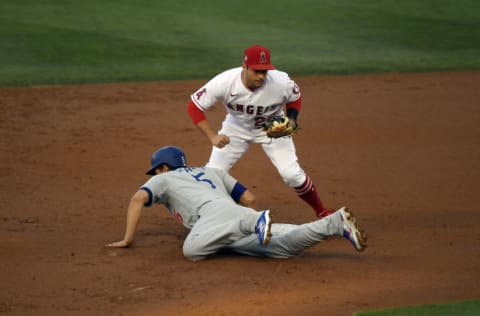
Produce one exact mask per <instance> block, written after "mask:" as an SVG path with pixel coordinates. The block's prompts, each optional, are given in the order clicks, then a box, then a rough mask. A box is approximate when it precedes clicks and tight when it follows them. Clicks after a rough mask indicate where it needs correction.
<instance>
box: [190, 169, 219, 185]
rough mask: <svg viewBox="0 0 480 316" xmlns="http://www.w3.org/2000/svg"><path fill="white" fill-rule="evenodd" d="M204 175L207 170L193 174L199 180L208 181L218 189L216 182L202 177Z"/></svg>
mask: <svg viewBox="0 0 480 316" xmlns="http://www.w3.org/2000/svg"><path fill="white" fill-rule="evenodd" d="M204 175H205V172H200V173H197V174H192V177H193V178H194V179H195V180H197V181H200V182H206V183H208V184H210V186H211V187H212V189H216V188H217V187H216V186H215V184H213V182H212V180H210V179H208V178H202V177H203V176H204Z"/></svg>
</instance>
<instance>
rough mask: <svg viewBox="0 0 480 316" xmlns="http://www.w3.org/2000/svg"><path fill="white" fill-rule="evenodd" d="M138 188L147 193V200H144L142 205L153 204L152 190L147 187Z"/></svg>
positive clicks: (149, 205)
mask: <svg viewBox="0 0 480 316" xmlns="http://www.w3.org/2000/svg"><path fill="white" fill-rule="evenodd" d="M140 190H143V191H145V192H147V193H148V200H147V202H145V204H144V205H143V206H145V207H151V206H152V204H153V193H152V191H151V190H150V189H149V188H147V187H141V188H140Z"/></svg>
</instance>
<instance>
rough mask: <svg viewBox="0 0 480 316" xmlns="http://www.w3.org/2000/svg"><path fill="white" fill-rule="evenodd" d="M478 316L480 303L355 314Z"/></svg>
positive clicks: (359, 315)
mask: <svg viewBox="0 0 480 316" xmlns="http://www.w3.org/2000/svg"><path fill="white" fill-rule="evenodd" d="M417 315H418V316H455V315H459V316H460V315H461V316H476V315H480V301H465V302H455V303H451V304H431V305H420V306H409V307H403V308H393V309H384V310H376V311H365V312H358V313H353V316H417Z"/></svg>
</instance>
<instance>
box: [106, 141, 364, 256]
mask: <svg viewBox="0 0 480 316" xmlns="http://www.w3.org/2000/svg"><path fill="white" fill-rule="evenodd" d="M147 174H148V175H152V177H151V178H150V179H149V180H148V181H147V182H146V183H145V184H144V185H142V186H141V187H140V189H139V190H138V191H137V192H136V193H135V194H134V195H133V196H132V198H131V200H130V204H129V206H128V211H127V224H126V232H125V236H124V238H123V239H122V240H120V241H117V242H112V243H109V244H107V245H106V247H128V246H130V245H131V244H132V242H133V240H134V235H135V231H136V227H137V224H138V221H139V219H140V215H141V212H142V209H143V207H144V206H146V207H150V206H152V205H153V204H163V205H165V206H166V208H167V209H168V210H169V212H170V213H171V214H172V215H173V216H174V217H175V218H177V219H178V220H179V221H181V222H182V223H183V225H184V226H185V227H187V228H189V229H190V233H189V234H188V235H187V237H186V239H185V242H184V244H183V254H184V256H185V257H186V258H187V259H189V260H191V261H198V260H202V259H205V258H207V257H208V256H209V255H212V254H214V253H217V252H218V251H220V250H230V251H233V252H236V253H239V254H245V255H251V256H261V257H271V258H289V257H292V256H295V255H297V254H299V253H300V252H301V251H303V250H305V249H307V248H309V247H311V246H312V245H314V244H316V243H318V242H320V241H322V240H325V239H326V238H327V237H329V236H332V235H340V236H343V237H345V238H346V239H347V240H348V241H350V242H351V243H352V244H353V246H354V247H355V249H356V250H357V251H363V250H364V249H365V248H366V246H367V245H366V236H365V234H364V233H363V232H362V231H361V230H360V229H359V228H358V226H357V224H356V221H355V218H354V217H353V215H352V214H351V213H350V212H349V211H348V210H347V209H346V208H345V207H342V208H341V209H339V210H338V211H336V212H335V213H333V214H331V215H328V216H326V217H324V218H322V219H318V220H317V221H314V222H311V223H307V224H303V225H293V224H272V220H271V217H270V211H269V210H264V211H261V212H257V211H256V210H254V209H252V208H250V207H247V206H248V205H250V204H251V202H252V194H251V193H250V192H249V191H248V190H247V189H246V188H245V187H244V186H243V185H242V184H241V183H239V182H238V181H237V180H236V179H234V178H233V177H232V176H230V175H229V174H228V173H227V172H226V171H223V170H220V169H215V168H209V167H188V166H187V162H186V157H185V154H184V153H183V151H182V150H181V149H180V148H178V147H174V146H166V147H162V148H160V149H158V150H157V151H155V152H154V153H153V155H152V159H151V168H150V169H149V170H148V171H147Z"/></svg>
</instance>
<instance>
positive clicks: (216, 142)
mask: <svg viewBox="0 0 480 316" xmlns="http://www.w3.org/2000/svg"><path fill="white" fill-rule="evenodd" d="M210 141H211V142H212V145H213V146H215V147H218V148H223V147H225V145H227V144H228V143H230V138H229V137H228V136H227V135H223V134H220V135H215V136H213V137H212V138H211V139H210Z"/></svg>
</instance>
